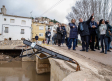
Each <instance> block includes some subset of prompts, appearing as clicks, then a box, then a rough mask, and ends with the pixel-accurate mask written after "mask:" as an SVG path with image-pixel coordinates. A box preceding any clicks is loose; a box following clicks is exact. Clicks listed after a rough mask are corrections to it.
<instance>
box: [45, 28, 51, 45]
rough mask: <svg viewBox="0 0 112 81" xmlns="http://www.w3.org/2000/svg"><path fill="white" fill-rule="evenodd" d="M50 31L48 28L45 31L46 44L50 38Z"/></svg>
mask: <svg viewBox="0 0 112 81" xmlns="http://www.w3.org/2000/svg"><path fill="white" fill-rule="evenodd" d="M50 31H51V30H50V29H48V31H47V32H46V38H47V44H49V42H50V38H51V32H50Z"/></svg>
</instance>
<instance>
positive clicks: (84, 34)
mask: <svg viewBox="0 0 112 81" xmlns="http://www.w3.org/2000/svg"><path fill="white" fill-rule="evenodd" d="M92 17H93V16H91V17H90V18H89V20H87V21H84V22H80V23H79V25H78V32H79V34H80V35H81V36H86V35H90V33H89V24H90V22H91V19H92ZM81 23H82V26H83V29H84V30H83V31H81V30H80V24H81Z"/></svg>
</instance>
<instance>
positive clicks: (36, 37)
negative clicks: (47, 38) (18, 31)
mask: <svg viewBox="0 0 112 81" xmlns="http://www.w3.org/2000/svg"><path fill="white" fill-rule="evenodd" d="M38 38H39V37H38V35H37V34H36V36H35V40H36V44H38Z"/></svg>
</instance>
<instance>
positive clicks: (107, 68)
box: [7, 43, 112, 81]
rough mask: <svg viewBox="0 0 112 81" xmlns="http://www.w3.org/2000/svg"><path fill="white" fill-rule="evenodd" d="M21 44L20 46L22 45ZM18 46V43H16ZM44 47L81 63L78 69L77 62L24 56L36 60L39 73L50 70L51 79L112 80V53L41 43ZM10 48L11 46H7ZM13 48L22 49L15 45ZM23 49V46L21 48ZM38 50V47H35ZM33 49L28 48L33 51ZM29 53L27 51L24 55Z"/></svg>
mask: <svg viewBox="0 0 112 81" xmlns="http://www.w3.org/2000/svg"><path fill="white" fill-rule="evenodd" d="M22 45H23V44H22V43H21V45H20V44H19V46H22ZM15 46H17V45H15ZM41 46H42V47H44V48H47V49H49V50H52V51H55V52H57V53H59V54H62V55H64V56H67V57H70V58H72V59H75V60H76V61H77V62H78V63H79V65H80V71H76V67H77V66H76V64H73V63H69V62H66V61H64V60H59V59H55V58H48V59H44V60H41V59H39V58H38V57H36V56H32V57H24V58H22V61H36V71H37V73H38V74H41V73H46V72H50V73H51V77H50V78H51V81H74V80H75V81H86V80H87V81H109V80H110V81H111V80H112V77H111V76H112V53H111V52H108V53H107V54H103V53H100V50H96V51H95V52H93V51H90V50H89V52H82V51H80V49H81V46H80V45H79V46H78V47H77V48H76V51H73V50H68V49H67V47H66V46H64V47H58V46H57V45H41ZM7 49H9V48H7ZM11 49H20V47H16V48H15V47H14V48H11ZM21 49H22V48H21ZM35 50H36V49H35ZM32 51H33V50H28V53H32ZM25 54H27V53H26V52H24V53H23V55H25ZM38 56H39V57H41V58H42V57H45V55H44V54H42V53H40V54H38Z"/></svg>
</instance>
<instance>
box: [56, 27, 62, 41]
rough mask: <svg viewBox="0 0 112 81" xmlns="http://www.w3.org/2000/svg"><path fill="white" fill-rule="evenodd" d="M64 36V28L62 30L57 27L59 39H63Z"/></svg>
mask: <svg viewBox="0 0 112 81" xmlns="http://www.w3.org/2000/svg"><path fill="white" fill-rule="evenodd" d="M62 36H63V30H62V28H61V30H60V27H57V39H62Z"/></svg>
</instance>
